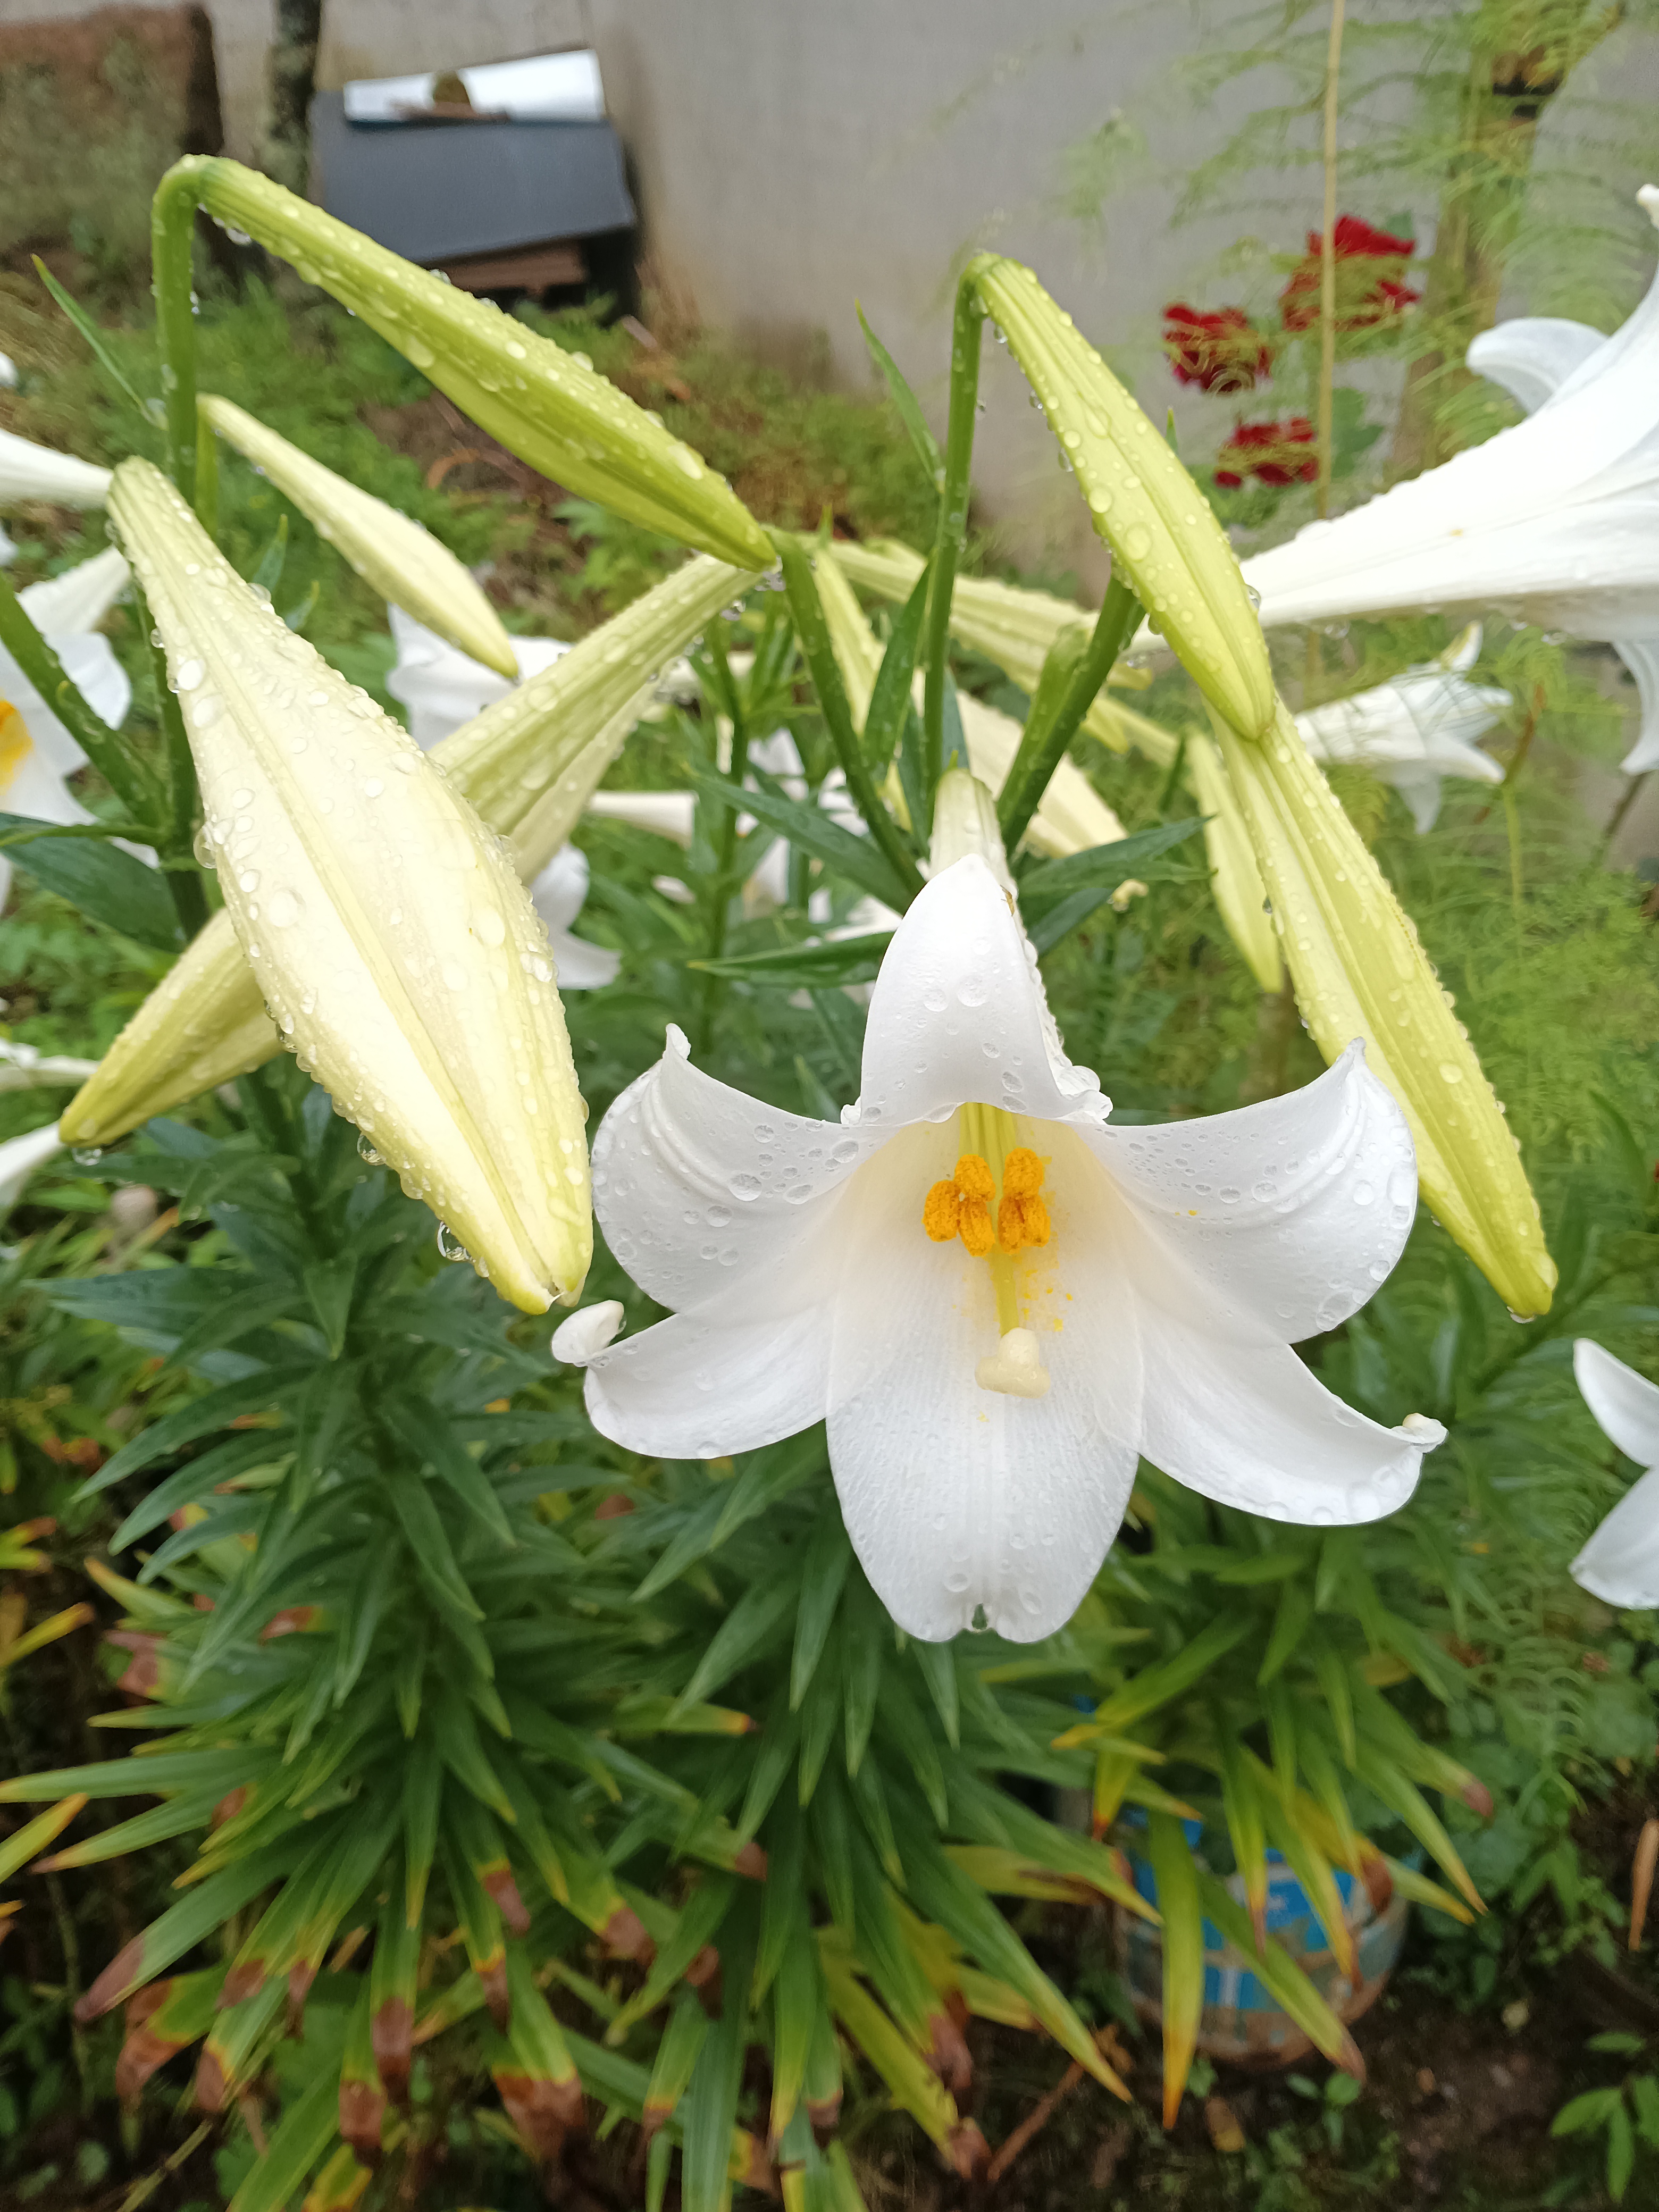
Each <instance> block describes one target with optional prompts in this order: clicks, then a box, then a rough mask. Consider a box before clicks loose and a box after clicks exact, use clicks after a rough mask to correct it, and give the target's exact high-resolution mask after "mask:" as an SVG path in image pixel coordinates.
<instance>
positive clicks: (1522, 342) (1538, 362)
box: [1468, 315, 1659, 775]
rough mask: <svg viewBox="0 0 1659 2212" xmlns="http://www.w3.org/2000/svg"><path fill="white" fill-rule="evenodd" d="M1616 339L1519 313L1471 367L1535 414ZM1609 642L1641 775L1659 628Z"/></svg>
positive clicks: (1658, 689)
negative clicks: (1624, 682) (1633, 710)
mask: <svg viewBox="0 0 1659 2212" xmlns="http://www.w3.org/2000/svg"><path fill="white" fill-rule="evenodd" d="M1632 319H1634V318H1632ZM1629 327H1630V325H1628V324H1627V325H1626V329H1628V328H1629ZM1611 343H1613V341H1612V340H1610V339H1608V338H1606V337H1603V336H1602V334H1601V331H1597V330H1592V329H1591V327H1590V325H1589V324H1588V323H1571V322H1567V321H1565V319H1562V318H1561V317H1559V316H1555V315H1517V316H1516V317H1515V319H1513V320H1512V321H1510V322H1507V323H1499V324H1498V325H1497V327H1496V328H1495V329H1493V330H1490V331H1481V333H1480V336H1479V337H1477V338H1476V339H1475V340H1474V343H1473V344H1472V345H1471V346H1470V348H1469V350H1468V364H1469V367H1470V368H1473V369H1474V370H1476V371H1478V373H1479V374H1480V375H1482V376H1489V377H1490V378H1491V379H1492V382H1493V383H1494V384H1501V385H1502V386H1503V387H1504V391H1505V392H1508V393H1509V394H1510V397H1511V398H1513V399H1516V400H1517V401H1518V402H1519V403H1520V404H1521V405H1522V407H1524V408H1525V409H1526V410H1527V412H1528V414H1529V415H1535V414H1538V413H1540V412H1541V411H1542V410H1544V409H1546V408H1547V407H1549V406H1551V405H1552V404H1554V402H1555V401H1556V400H1557V399H1558V398H1559V397H1560V396H1561V395H1562V393H1563V392H1564V390H1565V387H1566V386H1569V385H1570V384H1571V382H1572V381H1573V380H1574V379H1575V378H1577V376H1578V375H1579V374H1580V372H1581V371H1582V372H1584V373H1585V374H1594V373H1595V372H1594V369H1593V368H1592V367H1591V364H1592V363H1593V362H1594V360H1595V356H1597V355H1598V354H1599V353H1601V350H1602V349H1603V348H1604V347H1605V346H1607V345H1609V344H1611ZM1608 642H1609V643H1610V644H1611V646H1612V647H1613V651H1614V652H1615V653H1617V654H1618V655H1619V658H1620V659H1621V660H1622V661H1623V662H1624V664H1625V665H1626V668H1627V669H1629V671H1630V672H1631V676H1632V680H1633V681H1634V683H1635V685H1636V696H1637V698H1638V702H1640V706H1641V720H1640V722H1639V725H1638V731H1637V738H1636V743H1635V744H1634V745H1632V748H1631V750H1630V751H1629V752H1627V753H1626V756H1625V757H1624V760H1623V761H1622V763H1620V765H1621V766H1622V767H1623V769H1624V771H1625V773H1626V775H1641V774H1642V773H1643V772H1644V770H1645V769H1650V768H1659V631H1656V634H1654V635H1646V636H1632V637H1615V638H1611V639H1609V640H1608Z"/></svg>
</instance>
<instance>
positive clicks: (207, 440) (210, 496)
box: [196, 400, 219, 538]
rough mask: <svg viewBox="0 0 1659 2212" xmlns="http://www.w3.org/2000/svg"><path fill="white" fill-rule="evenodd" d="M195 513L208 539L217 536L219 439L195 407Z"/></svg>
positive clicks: (199, 407)
mask: <svg viewBox="0 0 1659 2212" xmlns="http://www.w3.org/2000/svg"><path fill="white" fill-rule="evenodd" d="M196 515H197V520H198V521H199V522H200V524H201V526H202V527H203V529H204V530H205V531H206V532H207V534H208V536H209V537H210V538H217V537H218V535H219V441H218V439H217V437H216V435H214V430H213V426H212V425H211V423H210V422H204V420H203V416H202V409H201V403H200V401H199V400H198V401H197V407H196Z"/></svg>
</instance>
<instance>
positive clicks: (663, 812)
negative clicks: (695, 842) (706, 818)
mask: <svg viewBox="0 0 1659 2212" xmlns="http://www.w3.org/2000/svg"><path fill="white" fill-rule="evenodd" d="M586 812H587V813H589V814H597V815H598V816H599V819H600V820H601V821H602V822H625V823H629V826H630V827H631V828H633V829H648V830H650V831H651V832H652V833H653V836H658V837H668V838H671V840H672V841H673V842H674V843H675V844H677V845H690V842H691V832H692V829H694V827H695V826H696V816H697V799H696V793H695V792H690V791H596V792H595V793H594V794H593V796H592V799H589V800H588V802H587V805H586Z"/></svg>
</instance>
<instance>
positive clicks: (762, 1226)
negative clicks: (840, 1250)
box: [593, 1029, 891, 1420]
mask: <svg viewBox="0 0 1659 2212" xmlns="http://www.w3.org/2000/svg"><path fill="white" fill-rule="evenodd" d="M690 1050H691V1048H690V1045H689V1044H688V1043H687V1042H686V1039H685V1036H684V1032H683V1031H682V1030H678V1029H671V1030H669V1032H668V1044H667V1048H666V1050H665V1052H664V1054H663V1055H662V1058H661V1059H660V1060H659V1061H658V1062H657V1063H656V1065H655V1066H654V1067H650V1068H647V1070H646V1072H645V1073H644V1074H643V1075H641V1077H640V1078H639V1079H637V1081H635V1082H634V1083H632V1084H630V1085H629V1087H628V1089H627V1090H626V1091H623V1094H622V1096H621V1097H620V1098H618V1099H617V1103H616V1104H615V1105H614V1106H613V1107H612V1108H611V1111H610V1112H609V1113H608V1114H607V1115H605V1120H604V1121H603V1122H602V1123H601V1124H600V1126H599V1133H598V1134H597V1135H596V1136H595V1138H594V1139H593V1204H594V1207H595V1210H596V1211H597V1212H598V1214H599V1223H600V1226H601V1227H602V1228H603V1229H604V1231H605V1239H606V1242H607V1243H609V1245H610V1247H611V1252H612V1254H613V1255H615V1257H616V1258H617V1260H619V1261H621V1262H622V1264H623V1267H626V1268H627V1270H628V1272H629V1274H630V1275H632V1277H633V1278H634V1279H635V1282H636V1283H638V1285H640V1287H641V1290H643V1291H647V1292H648V1293H649V1294H650V1296H651V1297H653V1298H655V1299H656V1300H657V1302H658V1304H659V1305H665V1306H671V1307H675V1308H678V1307H681V1306H686V1305H690V1304H694V1303H696V1300H698V1299H699V1298H702V1297H707V1296H708V1295H709V1294H710V1293H711V1292H713V1293H718V1292H719V1291H720V1290H721V1288H722V1286H723V1285H724V1284H725V1283H726V1281H728V1280H732V1279H736V1278H738V1277H739V1276H746V1275H747V1274H748V1273H749V1271H750V1269H751V1268H755V1267H761V1266H763V1265H769V1264H770V1263H771V1262H772V1261H775V1260H780V1259H783V1258H787V1256H788V1255H790V1254H792V1253H793V1251H794V1250H795V1249H796V1247H797V1246H798V1245H800V1244H803V1243H811V1242H813V1241H814V1240H815V1239H817V1238H819V1237H820V1236H821V1231H820V1229H819V1226H818V1225H819V1223H820V1222H821V1219H822V1209H823V1204H824V1201H825V1200H826V1199H829V1198H831V1197H833V1194H835V1193H836V1191H837V1190H838V1189H839V1188H840V1186H841V1185H842V1183H843V1182H845V1181H846V1180H847V1178H848V1176H850V1175H851V1174H852V1172H853V1170H854V1168H856V1167H857V1166H858V1165H859V1164H860V1162H861V1161H863V1160H866V1159H867V1158H869V1157H870V1155H871V1154H872V1152H875V1151H877V1150H878V1148H879V1147H880V1146H882V1145H883V1144H884V1143H885V1142H886V1140H887V1139H888V1137H889V1135H890V1133H891V1132H890V1130H888V1129H887V1128H885V1127H875V1128H872V1129H869V1130H865V1129H861V1128H859V1127H846V1128H843V1127H841V1126H840V1125H839V1124H838V1123H836V1122H834V1121H811V1120H809V1119H808V1118H807V1117H806V1116H805V1115H800V1114H789V1113H786V1112H784V1111H783V1110H782V1109H781V1108H777V1107H772V1106H767V1105H763V1103H760V1102H759V1101H758V1100H757V1099H753V1098H750V1097H747V1096H746V1095H745V1093H744V1092H743V1091H734V1090H732V1088H731V1087H730V1086H729V1085H726V1084H724V1083H720V1082H717V1081H716V1080H715V1079H714V1077H713V1076H712V1075H705V1074H704V1073H702V1069H700V1068H697V1067H695V1066H693V1065H692V1063H691V1059H690ZM693 1223H695V1225H696V1234H695V1235H688V1234H687V1230H688V1226H689V1225H691V1224H693ZM821 1411H822V1408H820V1412H821ZM810 1418H811V1419H814V1420H816V1419H817V1418H818V1414H817V1413H814V1414H813V1415H811V1417H810Z"/></svg>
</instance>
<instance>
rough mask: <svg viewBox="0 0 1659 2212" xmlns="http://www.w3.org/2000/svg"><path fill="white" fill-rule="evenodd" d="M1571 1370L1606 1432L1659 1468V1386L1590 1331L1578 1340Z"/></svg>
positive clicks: (1629, 1453) (1629, 1455)
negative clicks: (1602, 1343) (1602, 1347)
mask: <svg viewBox="0 0 1659 2212" xmlns="http://www.w3.org/2000/svg"><path fill="white" fill-rule="evenodd" d="M1572 1373H1573V1380H1574V1381H1575V1382H1576V1383H1577V1385H1578V1389H1579V1393H1580V1395H1581V1396H1582V1397H1583V1401H1584V1403H1585V1404H1586V1405H1587V1406H1588V1407H1589V1409H1590V1411H1591V1413H1594V1415H1595V1419H1596V1424H1597V1425H1598V1427H1599V1428H1600V1429H1601V1433H1602V1434H1603V1436H1605V1437H1607V1439H1608V1441H1609V1442H1610V1443H1615V1444H1617V1445H1618V1447H1619V1449H1620V1451H1621V1452H1623V1453H1624V1455H1625V1456H1626V1459H1633V1460H1634V1461H1635V1462H1636V1463H1637V1465H1638V1467H1659V1386H1656V1385H1655V1384H1654V1383H1650V1382H1649V1381H1648V1380H1647V1378H1646V1376H1642V1375H1638V1373H1637V1372H1636V1370H1635V1369H1634V1368H1633V1367H1626V1364H1625V1363H1624V1361H1623V1360H1622V1359H1615V1358H1613V1354H1612V1353H1611V1352H1604V1351H1603V1350H1602V1349H1601V1346H1600V1345H1599V1344H1597V1343H1596V1342H1595V1340H1594V1339H1593V1338H1591V1337H1588V1336H1581V1337H1579V1338H1578V1339H1577V1341H1576V1342H1575V1344H1574V1345H1573V1347H1572Z"/></svg>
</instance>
